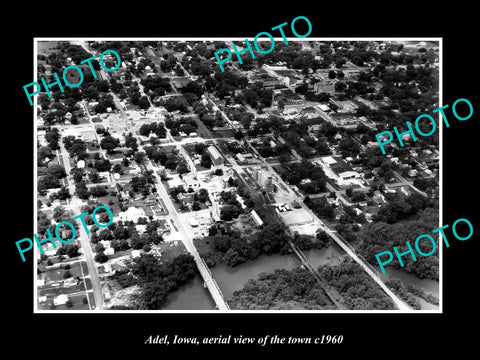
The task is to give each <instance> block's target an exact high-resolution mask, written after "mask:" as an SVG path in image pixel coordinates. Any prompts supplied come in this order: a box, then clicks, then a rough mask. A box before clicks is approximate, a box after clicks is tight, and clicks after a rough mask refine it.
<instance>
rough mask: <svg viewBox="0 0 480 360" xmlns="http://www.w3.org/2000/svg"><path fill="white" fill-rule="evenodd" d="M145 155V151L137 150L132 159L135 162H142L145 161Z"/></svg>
mask: <svg viewBox="0 0 480 360" xmlns="http://www.w3.org/2000/svg"><path fill="white" fill-rule="evenodd" d="M145 156H146V154H145V152H143V151H137V152H136V153H135V155H133V160H135V162H136V163H137V164H142V163H143V162H144V161H145Z"/></svg>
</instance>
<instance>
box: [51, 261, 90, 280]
mask: <svg viewBox="0 0 480 360" xmlns="http://www.w3.org/2000/svg"><path fill="white" fill-rule="evenodd" d="M85 265H86V263H85ZM68 271H69V272H70V274H71V275H72V276H71V277H73V278H76V277H80V278H82V271H81V269H80V262H76V263H73V264H70V269H68ZM66 272H67V270H66V269H51V270H47V271H46V272H45V281H46V282H47V283H48V282H51V281H61V280H64V277H63V275H64V274H65V273H66ZM87 274H88V271H87Z"/></svg>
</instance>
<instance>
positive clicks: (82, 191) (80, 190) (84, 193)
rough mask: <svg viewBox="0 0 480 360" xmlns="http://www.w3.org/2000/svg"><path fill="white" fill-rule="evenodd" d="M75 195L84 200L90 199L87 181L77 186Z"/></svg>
mask: <svg viewBox="0 0 480 360" xmlns="http://www.w3.org/2000/svg"><path fill="white" fill-rule="evenodd" d="M75 194H76V195H77V196H78V197H79V198H80V199H82V200H87V199H88V198H89V197H90V192H89V191H88V188H87V185H86V184H85V181H80V182H78V183H76V185H75Z"/></svg>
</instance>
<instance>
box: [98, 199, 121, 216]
mask: <svg viewBox="0 0 480 360" xmlns="http://www.w3.org/2000/svg"><path fill="white" fill-rule="evenodd" d="M98 202H99V203H100V204H104V205H105V206H108V207H109V208H110V210H112V212H113V216H118V213H119V212H120V201H119V200H118V198H117V196H114V195H106V196H102V197H100V198H98Z"/></svg>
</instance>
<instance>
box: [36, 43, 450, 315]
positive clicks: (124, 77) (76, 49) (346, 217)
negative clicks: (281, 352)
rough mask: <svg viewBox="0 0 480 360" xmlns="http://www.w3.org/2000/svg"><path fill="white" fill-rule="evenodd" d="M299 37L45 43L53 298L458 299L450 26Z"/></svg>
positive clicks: (39, 149) (40, 62) (42, 290)
mask: <svg viewBox="0 0 480 360" xmlns="http://www.w3.org/2000/svg"><path fill="white" fill-rule="evenodd" d="M288 40H289V41H288V44H285V43H282V42H281V41H278V42H275V46H274V48H273V50H271V51H270V52H269V53H258V52H257V53H256V56H255V58H252V57H251V54H250V53H249V52H248V51H244V52H243V53H241V55H238V56H241V61H239V59H238V58H237V56H236V54H235V52H234V51H233V50H231V53H232V54H233V56H232V57H231V59H230V60H229V61H225V62H223V63H222V66H220V64H219V57H218V56H216V52H219V50H222V49H232V48H234V45H235V46H236V48H237V49H245V47H246V43H245V40H244V39H242V38H225V39H223V40H219V39H218V38H215V39H209V38H205V39H203V38H185V39H175V38H171V39H170V38H153V37H152V38H125V39H121V38H112V39H106V38H85V39H83V38H82V39H78V38H61V39H57V38H55V39H48V38H36V39H35V40H34V41H35V59H34V61H35V66H36V73H37V74H36V79H37V80H35V81H37V82H38V83H42V82H41V81H40V79H43V81H45V84H50V87H48V88H45V87H42V88H41V91H40V92H39V93H38V95H36V96H35V98H33V97H32V99H31V100H32V102H33V103H34V107H35V108H34V112H35V141H36V143H35V149H36V152H35V157H36V158H35V163H34V174H35V178H34V179H32V181H33V182H34V189H35V193H36V198H35V213H36V219H35V230H36V234H37V236H38V239H39V241H41V240H45V241H44V242H43V245H42V246H43V247H42V250H40V249H39V248H37V247H36V248H35V249H34V251H35V266H34V277H35V281H34V286H35V289H34V299H33V301H34V307H35V311H36V312H45V313H54V312H56V311H69V312H92V313H93V312H112V313H113V312H117V313H127V312H139V311H143V312H210V313H212V312H223V311H225V312H244V311H248V312H252V311H255V312H267V311H269V312H270V311H272V312H285V313H289V312H294V311H301V312H305V311H308V312H330V313H337V312H362V311H363V312H367V311H370V312H371V311H374V312H418V313H422V312H436V311H437V312H438V311H440V310H441V308H442V299H441V297H442V291H441V289H442V279H441V275H442V273H441V268H442V266H441V265H442V264H441V261H440V256H439V251H438V250H437V251H436V252H435V253H433V254H432V255H431V256H428V257H418V258H417V259H416V261H414V259H412V257H411V256H403V258H402V260H403V263H399V261H392V262H391V263H390V264H388V265H386V266H385V269H384V270H385V272H384V273H383V271H381V268H380V267H379V263H378V262H377V258H376V256H375V255H376V254H378V253H381V252H384V251H392V248H393V247H395V246H396V247H398V248H399V251H406V250H407V248H406V246H405V242H406V240H410V241H411V242H412V241H414V240H415V238H417V237H418V236H419V235H421V234H426V233H431V231H432V229H436V228H438V227H439V226H440V224H439V222H440V221H439V219H440V195H439V194H440V191H439V189H440V181H439V179H440V165H441V149H440V140H439V138H440V132H439V130H437V131H436V132H433V131H432V132H433V133H432V135H431V136H427V137H421V139H420V138H419V139H418V141H415V139H412V136H411V134H408V133H407V134H404V135H403V137H402V140H403V146H401V144H399V142H398V141H397V140H396V141H392V142H391V143H390V144H388V146H385V154H384V153H382V148H381V147H380V145H379V141H377V138H376V134H378V133H381V132H383V131H392V132H393V128H394V127H395V126H396V127H397V128H398V129H399V130H401V131H402V132H405V131H407V130H408V129H407V127H406V126H405V123H406V121H409V122H410V123H412V124H413V123H415V119H416V118H417V117H418V116H419V115H421V114H432V111H433V110H434V109H436V108H438V107H440V106H441V105H442V104H441V98H440V80H441V79H440V73H441V41H439V40H438V39H429V38H426V39H424V40H422V39H416V38H412V39H409V38H401V39H395V38H380V39H374V38H372V39H366V38H363V39H362V38H361V39H355V38H352V39H348V38H340V39H338V40H332V39H321V38H303V39H300V38H291V39H290V38H289V39H288ZM264 41H267V42H268V40H264ZM259 45H260V46H262V42H259ZM264 46H265V48H267V47H268V44H264ZM117 55H118V56H117ZM222 56H224V55H222ZM93 57H95V59H92V58H93ZM220 58H221V56H220ZM88 59H90V60H89V61H85V60H88ZM222 70H224V71H222ZM58 79H59V80H58ZM57 80H58V82H57V83H56V84H55V82H56V81H57ZM42 84H43V83H42ZM59 84H61V86H59ZM69 84H77V85H75V86H70V85H69ZM67 85H69V86H67ZM29 100H30V99H29ZM28 106H30V105H28ZM433 117H434V118H435V119H437V120H438V119H439V114H437V113H435V114H434V115H433ZM438 124H439V122H438ZM439 127H440V125H439ZM420 128H421V129H422V131H423V132H424V133H429V132H430V130H431V128H432V123H430V122H428V121H425V122H422V123H421V124H420ZM99 207H100V208H99ZM106 208H108V210H110V212H111V213H112V214H113V218H111V216H110V213H109V211H107V209H106ZM94 210H98V211H95V212H94ZM86 213H88V214H86ZM81 214H84V215H83V217H81V218H80V217H78V216H79V215H81ZM73 218H75V219H74V220H72V219H73ZM65 222H69V223H71V224H73V226H74V228H72V227H70V226H68V225H67V224H65ZM83 222H84V224H83ZM60 223H64V224H60ZM106 223H108V226H107V225H105V224H106ZM59 224H60V225H59ZM50 234H52V236H53V237H55V244H56V247H54V246H53V243H52V241H47V239H48V237H49V236H50ZM59 237H61V238H62V239H66V240H64V241H59V240H58V238H59ZM433 237H434V238H435V241H436V242H437V249H438V248H439V246H440V245H441V244H439V234H438V233H436V234H434V235H433ZM68 239H71V241H68ZM425 248H428V246H425ZM427 250H428V249H427ZM427 250H425V252H427Z"/></svg>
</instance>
